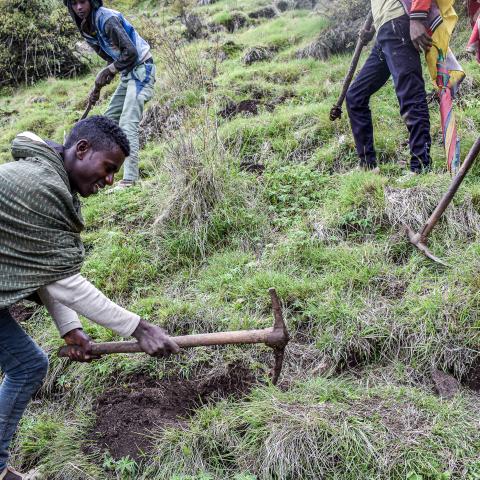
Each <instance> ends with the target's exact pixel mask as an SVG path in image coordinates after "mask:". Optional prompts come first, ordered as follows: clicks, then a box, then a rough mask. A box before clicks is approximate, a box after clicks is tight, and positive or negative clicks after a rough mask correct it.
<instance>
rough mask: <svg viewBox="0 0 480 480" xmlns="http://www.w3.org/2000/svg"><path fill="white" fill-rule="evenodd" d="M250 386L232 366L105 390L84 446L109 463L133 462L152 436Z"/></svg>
mask: <svg viewBox="0 0 480 480" xmlns="http://www.w3.org/2000/svg"><path fill="white" fill-rule="evenodd" d="M254 381H255V378H254V376H253V374H252V372H250V370H248V369H246V368H245V367H242V366H238V365H229V366H228V368H227V370H226V372H224V373H222V374H220V375H213V376H210V377H202V378H197V379H193V380H181V379H174V380H161V381H156V380H153V379H151V378H149V377H145V376H136V377H133V378H132V379H131V382H130V383H128V384H127V385H124V386H122V387H114V388H111V389H108V390H107V391H106V392H104V394H103V395H102V396H101V397H100V398H99V399H98V401H97V405H96V408H95V413H96V424H95V426H94V429H93V430H92V432H91V434H90V436H89V441H90V442H91V443H92V444H96V445H97V446H98V447H100V449H101V450H108V451H109V452H110V455H111V456H112V457H113V458H115V459H119V458H122V457H126V456H129V457H130V458H133V459H135V460H138V459H139V457H140V456H141V453H142V452H148V450H149V448H150V446H151V438H150V435H151V434H152V433H155V432H158V431H159V430H163V429H165V428H167V427H171V426H179V425H182V424H183V423H185V422H186V421H187V419H188V417H189V416H190V415H191V414H192V413H193V410H194V409H195V408H198V407H199V406H201V405H203V404H206V403H210V402H215V401H218V400H219V399H221V398H226V397H231V396H233V397H235V398H239V397H241V396H243V395H245V394H247V393H248V392H249V391H250V389H251V388H252V385H253V383H254ZM91 448H92V446H90V447H88V450H90V449H91Z"/></svg>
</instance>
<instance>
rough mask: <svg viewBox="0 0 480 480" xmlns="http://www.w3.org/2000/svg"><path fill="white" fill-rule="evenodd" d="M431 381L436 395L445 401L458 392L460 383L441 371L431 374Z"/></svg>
mask: <svg viewBox="0 0 480 480" xmlns="http://www.w3.org/2000/svg"><path fill="white" fill-rule="evenodd" d="M432 380H433V383H434V387H435V391H436V392H437V394H438V395H439V396H440V397H442V398H445V399H450V398H453V397H454V396H455V395H456V394H457V393H458V392H459V390H460V382H459V381H458V380H457V379H456V378H454V377H453V376H452V375H449V374H448V373H445V372H442V371H441V370H434V371H433V372H432Z"/></svg>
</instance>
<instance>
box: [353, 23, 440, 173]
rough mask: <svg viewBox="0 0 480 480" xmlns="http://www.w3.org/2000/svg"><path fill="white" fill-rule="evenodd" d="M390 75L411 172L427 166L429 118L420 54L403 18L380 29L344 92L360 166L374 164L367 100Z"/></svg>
mask: <svg viewBox="0 0 480 480" xmlns="http://www.w3.org/2000/svg"><path fill="white" fill-rule="evenodd" d="M390 75H392V78H393V83H394V85H395V92H396V94H397V98H398V103H399V104H400V114H401V115H402V117H403V119H404V121H405V123H406V125H407V128H408V132H409V134H410V140H409V145H410V153H411V161H410V168H411V170H412V171H414V172H420V171H422V170H424V169H428V168H429V166H430V145H431V138H430V118H429V114H428V106H427V100H426V93H425V83H424V81H423V76H422V65H421V62H420V54H419V53H418V52H417V50H415V47H414V46H413V43H412V42H411V40H410V20H409V18H408V16H407V15H404V16H402V17H398V18H396V19H394V20H391V21H389V22H387V23H385V24H384V25H382V26H381V27H380V30H379V31H378V32H377V41H376V43H375V46H374V47H373V50H372V52H371V54H370V56H369V57H368V59H367V61H366V63H365V65H364V66H363V68H362V70H361V71H360V73H359V74H358V75H357V77H356V78H355V80H354V82H353V83H352V85H351V86H350V88H349V89H348V92H347V97H346V102H347V109H348V115H349V117H350V124H351V126H352V132H353V137H354V139H355V145H356V147H357V152H358V155H359V157H360V164H361V165H362V166H364V167H368V168H374V167H375V166H376V165H377V159H376V155H375V148H374V145H373V125H372V114H371V111H370V107H369V102H370V97H371V96H372V95H373V94H374V93H375V92H377V91H378V90H379V89H380V88H381V87H383V85H385V83H386V82H387V80H388V78H389V77H390Z"/></svg>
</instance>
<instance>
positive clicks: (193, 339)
mask: <svg viewBox="0 0 480 480" xmlns="http://www.w3.org/2000/svg"><path fill="white" fill-rule="evenodd" d="M276 337H277V335H276V333H275V332H274V329H273V328H271V327H270V328H265V329H263V330H238V331H234V332H214V333H199V334H194V335H182V336H179V337H171V339H172V340H173V341H174V342H175V343H176V344H177V345H178V346H179V347H180V348H192V347H208V346H211V345H237V344H242V343H266V344H270V342H272V341H273V342H274V343H276V341H278V340H279V339H277V338H276ZM280 340H281V339H280ZM70 348H72V347H70V346H65V347H62V348H61V349H60V350H59V352H58V356H59V357H68V352H69V350H70ZM139 352H143V350H142V349H141V348H140V345H139V344H138V342H136V341H135V342H104V343H92V354H94V355H108V354H110V353H139Z"/></svg>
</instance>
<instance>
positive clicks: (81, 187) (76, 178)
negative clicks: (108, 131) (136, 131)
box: [68, 140, 125, 197]
mask: <svg viewBox="0 0 480 480" xmlns="http://www.w3.org/2000/svg"><path fill="white" fill-rule="evenodd" d="M72 148H74V149H75V156H76V161H75V162H74V164H73V167H72V168H71V169H70V171H69V172H68V176H69V179H70V183H71V185H72V188H73V189H74V190H75V191H77V192H78V193H79V194H80V195H81V196H82V197H88V196H89V195H92V194H95V193H98V191H99V190H100V189H101V188H104V187H105V186H106V185H112V184H113V178H114V176H115V173H117V172H118V170H119V169H120V167H121V166H122V164H123V162H124V160H125V154H124V153H123V152H122V150H121V148H120V147H118V146H117V145H116V146H115V147H114V148H113V149H111V150H107V151H103V150H100V151H95V150H93V148H92V146H91V145H90V143H89V142H88V140H79V141H78V142H77V143H76V145H74V146H73V147H72Z"/></svg>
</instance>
